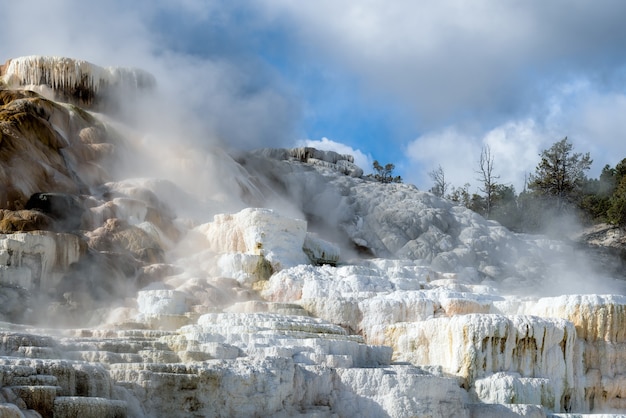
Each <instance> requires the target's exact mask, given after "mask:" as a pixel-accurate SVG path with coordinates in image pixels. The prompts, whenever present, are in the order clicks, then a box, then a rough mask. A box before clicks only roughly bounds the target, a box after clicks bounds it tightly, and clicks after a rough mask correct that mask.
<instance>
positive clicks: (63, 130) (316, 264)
mask: <svg viewBox="0 0 626 418" xmlns="http://www.w3.org/2000/svg"><path fill="white" fill-rule="evenodd" d="M120 74H122V75H123V76H120ZM133 74H135V76H133V77H134V78H133V77H130V75H133ZM137 74H139V76H137ZM0 77H1V78H0V105H1V108H0V135H1V136H0V160H1V161H2V166H1V167H2V170H1V172H0V210H1V211H0V232H1V234H0V320H2V321H3V322H2V323H0V335H1V336H2V339H0V367H1V368H2V378H1V379H0V387H1V389H2V390H1V391H0V416H11V417H13V416H15V417H28V416H38V415H37V414H40V415H41V416H55V417H71V416H81V417H103V416H106V417H122V416H128V417H176V416H180V417H186V416H205V417H222V416H240V417H249V416H279V417H280V416H283V417H287V416H302V417H327V416H328V417H385V416H390V417H410V416H419V417H451V416H455V417H489V416H494V417H495V416H498V417H501V416H507V417H508V416H511V417H513V416H527V417H530V416H532V417H546V416H566V415H565V414H567V413H577V414H587V413H594V414H598V413H604V414H616V416H620V414H622V415H623V414H625V413H626V401H625V400H626V384H625V382H626V353H625V352H624V350H623V349H622V348H623V347H624V345H625V344H626V296H624V295H625V294H626V293H625V291H626V283H625V282H624V281H623V280H620V279H616V278H613V277H611V276H607V275H606V274H604V275H603V274H598V273H597V272H595V271H594V269H593V268H592V264H593V263H591V262H590V261H589V259H588V258H587V257H586V253H585V252H584V251H581V250H580V249H579V248H577V247H576V246H575V245H573V244H571V243H566V242H561V241H556V240H551V239H548V238H546V237H543V236H530V235H520V234H515V233H512V232H511V231H509V230H507V229H506V228H504V227H502V226H501V225H499V224H498V223H496V222H493V221H487V220H485V219H484V218H482V217H481V216H479V215H477V214H476V213H474V212H472V211H470V210H468V209H466V208H463V207H460V206H455V205H453V204H452V203H451V202H449V201H447V200H443V199H440V198H437V197H436V196H434V195H433V194H431V193H427V192H422V191H420V190H417V189H416V188H415V187H414V186H412V185H408V184H397V183H392V184H382V183H378V182H375V181H373V180H371V179H370V178H367V177H364V176H363V170H362V168H360V167H357V166H356V165H354V161H353V159H352V157H351V156H348V155H340V154H337V153H334V152H330V151H322V150H316V149H313V148H295V149H261V150H249V151H239V152H234V151H226V150H224V149H222V148H219V147H216V146H206V145H204V144H203V142H202V141H201V140H200V139H197V141H190V140H189V138H183V136H184V135H183V134H182V133H181V137H180V138H178V137H177V138H169V137H168V138H167V140H160V139H159V138H152V137H148V138H146V137H144V136H142V135H141V132H138V129H139V128H138V127H137V126H128V125H127V123H128V120H124V121H123V122H122V121H121V120H120V118H118V117H117V114H116V111H115V110H111V111H109V110H110V109H114V108H116V107H117V106H118V104H119V103H120V98H121V99H122V100H123V98H124V95H125V94H130V95H133V96H135V97H138V98H140V97H141V96H142V95H143V94H153V92H154V90H155V89H156V84H155V82H154V80H153V79H152V78H151V76H149V75H148V74H146V73H144V72H141V71H139V72H138V70H125V69H119V70H118V69H106V70H105V69H103V68H101V67H98V66H95V65H93V64H90V63H85V62H84V61H78V60H72V59H68V58H55V57H26V58H21V59H17V60H10V61H9V62H7V64H5V65H4V66H2V67H0ZM120 77H121V78H120ZM129 77H130V78H129ZM120 79H123V80H125V81H123V82H121V81H119V80H120ZM129 79H130V80H134V81H132V82H129V81H128V80H129ZM146 80H151V81H149V82H147V81H146ZM112 85H113V86H117V87H115V89H114V90H116V91H115V92H114V93H112V90H110V86H112ZM120 86H121V87H120ZM107 89H109V90H107ZM103 92H106V93H103ZM79 93H80V94H79ZM77 94H78V97H77V96H76V95H77ZM120 94H121V96H120ZM85 98H88V100H85ZM130 103H143V102H141V101H140V100H138V101H136V102H135V101H131V102H130ZM127 105H128V103H127Z"/></svg>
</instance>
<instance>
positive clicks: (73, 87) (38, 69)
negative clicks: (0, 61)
mask: <svg viewBox="0 0 626 418" xmlns="http://www.w3.org/2000/svg"><path fill="white" fill-rule="evenodd" d="M0 75H2V79H3V81H4V82H5V83H6V84H7V85H9V86H28V85H35V86H39V85H47V86H49V87H51V88H52V89H53V90H54V91H55V92H57V93H63V94H65V95H67V96H74V97H76V96H77V98H79V99H81V100H83V101H86V102H88V103H90V102H91V101H92V100H93V98H94V96H95V95H96V94H97V93H98V92H100V91H102V90H103V89H106V88H109V87H122V88H128V89H149V88H151V87H153V86H154V85H155V80H154V77H153V76H152V75H151V74H149V73H147V72H145V71H142V70H138V69H130V68H118V67H107V68H103V67H100V66H97V65H95V64H92V63H90V62H87V61H83V60H76V59H72V58H65V57H47V56H38V55H31V56H27V57H20V58H14V59H11V60H9V61H8V62H7V63H6V64H5V65H4V66H3V67H0Z"/></svg>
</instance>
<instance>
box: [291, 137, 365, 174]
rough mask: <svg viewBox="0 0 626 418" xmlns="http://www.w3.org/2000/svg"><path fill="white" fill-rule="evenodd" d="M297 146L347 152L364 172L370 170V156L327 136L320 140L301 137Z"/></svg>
mask: <svg viewBox="0 0 626 418" xmlns="http://www.w3.org/2000/svg"><path fill="white" fill-rule="evenodd" d="M296 146H298V147H313V148H317V149H319V150H323V151H335V152H337V153H339V154H348V155H352V156H353V157H354V163H355V164H356V165H358V166H359V167H361V168H362V169H363V171H365V172H366V173H368V172H370V171H371V167H372V163H373V162H374V161H373V160H372V156H371V155H369V154H365V153H364V152H363V151H361V150H359V149H354V148H352V147H351V146H349V145H346V144H342V143H341V142H336V141H332V140H330V139H328V138H322V139H320V140H313V139H301V140H298V141H297V142H296Z"/></svg>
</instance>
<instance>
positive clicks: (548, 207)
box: [373, 137, 626, 233]
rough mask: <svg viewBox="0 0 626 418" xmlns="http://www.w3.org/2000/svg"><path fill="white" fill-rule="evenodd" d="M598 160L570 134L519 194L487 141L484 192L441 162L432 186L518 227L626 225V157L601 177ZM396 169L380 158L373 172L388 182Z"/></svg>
mask: <svg viewBox="0 0 626 418" xmlns="http://www.w3.org/2000/svg"><path fill="white" fill-rule="evenodd" d="M592 162H593V160H592V159H591V156H590V155H589V153H588V152H587V153H579V152H574V148H573V145H572V143H571V142H570V141H569V139H568V138H567V137H565V138H563V139H561V140H560V141H557V142H555V143H554V144H553V145H552V146H551V147H550V148H548V149H546V150H543V151H542V152H541V154H540V160H539V163H538V164H537V166H536V168H535V171H534V172H533V173H531V174H530V175H528V176H527V178H526V179H525V182H524V188H523V190H522V191H521V192H520V193H519V194H518V193H517V192H516V190H515V188H514V187H513V186H512V185H509V184H503V183H500V182H499V179H500V176H499V175H497V172H496V170H495V161H494V157H493V155H492V153H491V149H490V148H489V146H485V147H484V148H483V149H482V151H481V154H480V157H479V159H478V166H477V168H476V170H475V173H476V176H477V177H476V180H477V181H478V183H479V187H478V192H479V193H472V192H470V190H469V188H470V184H469V183H466V184H464V185H463V186H462V187H455V186H453V185H452V184H450V183H449V182H448V180H447V179H446V176H445V171H444V169H443V168H442V167H441V166H438V167H437V168H436V169H435V170H433V171H431V172H430V173H429V175H430V178H431V179H432V181H433V185H432V187H431V189H430V190H429V191H430V192H432V193H434V194H435V195H437V196H439V197H444V198H446V199H449V200H451V201H453V202H455V203H457V204H459V205H463V206H465V207H467V208H469V209H471V210H473V211H475V212H478V213H480V214H481V215H483V216H484V217H485V218H487V219H493V220H495V221H498V222H499V223H500V224H502V225H504V226H506V227H507V228H509V229H511V230H513V231H517V232H529V233H534V232H545V231H546V230H547V229H549V227H550V226H553V225H555V224H558V223H559V222H562V221H563V220H564V219H570V220H575V221H576V222H578V223H579V224H583V225H590V224H594V223H600V222H606V223H610V224H614V225H617V226H620V227H626V158H624V159H623V160H622V161H620V162H619V163H618V164H617V165H616V166H615V167H611V166H609V165H608V164H607V165H606V166H605V167H604V168H603V169H602V172H601V174H600V177H599V178H597V179H593V178H589V177H587V175H586V173H587V171H588V170H589V169H590V168H591V164H592ZM393 169H394V166H393V164H387V165H385V166H384V167H383V166H381V165H380V164H379V163H378V162H377V161H376V162H374V170H375V173H376V174H375V175H374V176H373V177H374V179H375V180H377V181H380V182H383V183H391V182H401V181H402V179H401V178H400V177H395V176H394V175H393V173H392V172H393Z"/></svg>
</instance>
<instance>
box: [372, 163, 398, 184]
mask: <svg viewBox="0 0 626 418" xmlns="http://www.w3.org/2000/svg"><path fill="white" fill-rule="evenodd" d="M372 166H373V168H374V171H375V174H374V179H376V180H377V181H379V182H381V183H402V177H400V176H394V175H393V170H394V169H395V168H396V166H395V165H393V164H385V166H384V167H383V166H382V165H380V163H379V162H378V161H376V160H375V161H374V163H373V164H372Z"/></svg>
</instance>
